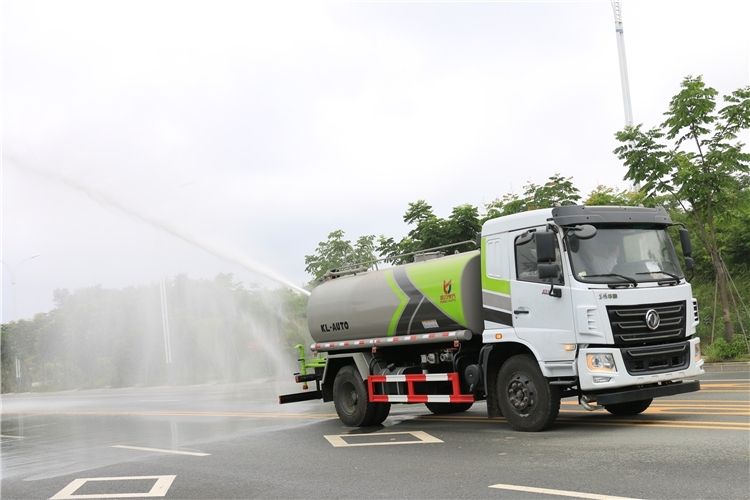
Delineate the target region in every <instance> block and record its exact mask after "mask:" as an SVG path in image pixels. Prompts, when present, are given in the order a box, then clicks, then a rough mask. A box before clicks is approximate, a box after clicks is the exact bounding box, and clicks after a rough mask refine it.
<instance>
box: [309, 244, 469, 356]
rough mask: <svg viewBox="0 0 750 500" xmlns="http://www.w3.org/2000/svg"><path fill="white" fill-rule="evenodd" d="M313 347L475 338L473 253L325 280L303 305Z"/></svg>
mask: <svg viewBox="0 0 750 500" xmlns="http://www.w3.org/2000/svg"><path fill="white" fill-rule="evenodd" d="M307 322H308V328H309V330H310V335H311V336H312V338H313V340H315V342H337V341H345V340H357V339H367V338H373V337H386V336H401V335H416V334H421V333H433V332H446V331H453V330H470V331H471V332H472V333H475V334H481V333H482V330H483V329H484V318H483V315H482V285H481V263H480V255H479V251H474V252H466V253H461V254H457V255H451V256H448V257H441V258H439V259H433V260H428V261H426V262H418V263H413V264H405V265H402V266H394V267H391V268H388V269H383V270H380V271H371V272H368V273H365V274H358V275H355V276H347V277H341V278H336V279H332V280H329V281H327V282H325V283H323V284H321V285H318V286H317V287H316V288H315V289H314V290H313V291H312V294H311V295H310V298H309V301H308V305H307Z"/></svg>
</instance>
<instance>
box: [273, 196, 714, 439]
mask: <svg viewBox="0 0 750 500" xmlns="http://www.w3.org/2000/svg"><path fill="white" fill-rule="evenodd" d="M672 226H673V224H672V222H671V220H670V219H669V216H668V215H667V213H666V212H665V211H664V209H661V208H656V209H649V208H637V207H586V206H566V207H556V208H554V209H546V210H536V211H531V212H526V213H522V214H515V215H510V216H506V217H501V218H498V219H494V220H490V221H487V222H486V223H485V224H484V226H483V228H482V233H481V235H478V236H480V237H481V239H480V240H479V241H480V242H481V246H480V250H477V251H472V252H466V253H461V254H456V255H450V256H445V257H441V258H436V259H432V260H427V261H425V262H415V263H411V264H406V265H402V266H394V267H391V268H387V269H382V270H379V271H372V272H365V273H359V274H354V275H351V276H342V277H337V278H336V279H330V280H329V281H326V282H325V283H322V284H321V285H319V286H317V287H316V288H315V289H314V290H313V291H312V294H311V296H310V298H309V302H308V327H309V330H310V334H311V336H312V338H313V340H314V343H313V344H312V346H311V349H312V351H313V353H314V354H315V356H316V358H314V359H315V361H313V362H307V361H306V360H305V356H304V348H303V347H302V346H299V347H300V348H301V353H302V359H301V360H300V361H301V370H300V373H297V374H295V378H296V380H297V381H298V382H301V383H304V384H305V387H307V383H308V382H314V383H315V384H316V390H313V391H308V392H303V393H297V394H290V395H284V396H280V402H281V403H288V402H294V401H304V400H311V399H323V401H333V402H334V406H335V408H336V412H337V414H338V415H339V418H340V419H341V420H342V422H343V423H344V424H346V425H349V426H369V425H376V424H379V423H381V422H382V421H383V420H384V419H385V418H387V416H388V414H389V412H390V408H391V404H393V403H403V404H410V403H423V404H425V405H426V406H427V409H428V410H430V411H431V412H433V413H453V412H462V411H466V410H468V409H469V408H470V407H471V406H472V405H473V403H474V402H476V401H481V400H486V405H487V414H488V417H490V418H493V417H501V416H502V417H504V418H505V419H506V420H507V421H508V422H509V423H510V425H511V426H513V427H514V428H516V429H518V430H521V431H539V430H544V429H547V428H549V427H550V426H551V425H552V424H553V423H554V421H555V419H556V417H557V414H558V412H559V408H560V400H561V398H564V397H577V398H578V401H579V402H580V404H582V405H583V406H584V407H585V408H586V409H589V410H596V409H600V408H604V409H606V410H607V411H609V412H610V413H612V414H615V415H635V414H638V413H641V412H643V411H645V410H646V409H647V408H648V406H649V405H650V403H651V401H652V399H653V398H654V397H660V396H668V395H674V394H680V393H685V392H691V391H696V390H698V389H699V388H700V385H699V382H698V381H697V380H686V379H689V378H691V377H695V376H697V375H700V374H702V373H703V368H702V365H703V361H702V360H701V357H700V346H699V341H698V339H697V338H694V333H695V327H696V325H697V324H698V315H697V303H696V301H695V299H694V298H693V297H692V292H691V288H690V284H689V282H688V281H687V280H686V279H685V276H684V274H683V271H682V268H681V264H680V260H679V258H678V257H677V253H676V251H675V248H674V246H673V245H672V240H671V238H670V237H669V234H668V230H669V228H670V227H672ZM680 239H681V243H682V249H683V254H684V255H685V267H686V268H687V269H688V270H692V259H691V258H690V253H691V249H690V241H689V237H688V235H687V231H685V230H684V229H680ZM333 276H336V274H334V275H333ZM320 353H326V354H327V357H326V358H325V360H323V359H322V357H317V356H318V354H320Z"/></svg>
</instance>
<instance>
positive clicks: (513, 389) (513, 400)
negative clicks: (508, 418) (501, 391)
mask: <svg viewBox="0 0 750 500" xmlns="http://www.w3.org/2000/svg"><path fill="white" fill-rule="evenodd" d="M535 395H536V388H535V387H534V384H533V383H532V382H531V380H530V379H529V378H528V377H527V376H525V375H523V374H516V375H514V376H513V378H512V379H511V381H510V383H509V384H508V401H509V402H510V404H511V405H512V406H513V408H514V409H515V410H516V411H518V412H519V413H528V412H529V411H530V410H531V409H532V407H533V406H534V402H535V401H534V396H535Z"/></svg>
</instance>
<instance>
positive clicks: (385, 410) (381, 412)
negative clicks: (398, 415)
mask: <svg viewBox="0 0 750 500" xmlns="http://www.w3.org/2000/svg"><path fill="white" fill-rule="evenodd" d="M370 404H371V405H374V406H375V407H376V408H377V410H376V411H375V416H374V417H373V419H372V422H371V423H370V425H380V424H382V423H383V421H384V420H385V419H386V418H388V414H389V413H390V412H391V403H370Z"/></svg>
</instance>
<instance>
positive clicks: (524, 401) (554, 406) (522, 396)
mask: <svg viewBox="0 0 750 500" xmlns="http://www.w3.org/2000/svg"><path fill="white" fill-rule="evenodd" d="M497 394H498V399H499V404H500V409H501V410H502V412H503V416H504V417H505V419H506V420H507V421H508V423H509V424H510V425H511V426H512V427H513V428H514V429H516V430H519V431H524V432H537V431H543V430H545V429H548V428H549V427H551V426H552V424H553V423H555V419H557V414H558V413H559V412H560V388H559V387H558V386H555V385H550V384H549V383H547V379H546V378H545V377H544V375H542V372H541V370H540V369H539V365H538V364H537V362H536V360H535V359H534V358H533V357H531V356H529V355H527V354H519V355H517V356H513V357H512V358H510V359H508V360H507V361H506V362H505V363H504V364H503V366H502V367H501V368H500V371H499V372H498V374H497Z"/></svg>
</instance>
